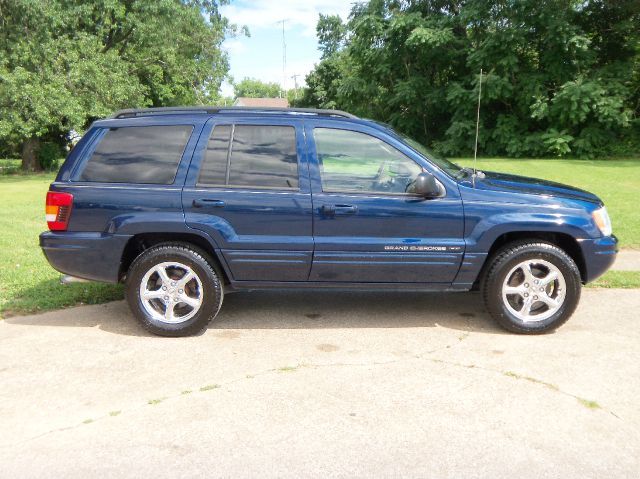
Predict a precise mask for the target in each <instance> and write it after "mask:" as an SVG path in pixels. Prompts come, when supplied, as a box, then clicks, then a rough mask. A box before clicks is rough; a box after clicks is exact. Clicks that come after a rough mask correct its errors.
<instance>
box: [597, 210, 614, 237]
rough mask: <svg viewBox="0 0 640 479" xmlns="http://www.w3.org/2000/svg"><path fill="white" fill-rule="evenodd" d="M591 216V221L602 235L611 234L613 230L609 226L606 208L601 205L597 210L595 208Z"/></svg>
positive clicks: (609, 220) (609, 221)
mask: <svg viewBox="0 0 640 479" xmlns="http://www.w3.org/2000/svg"><path fill="white" fill-rule="evenodd" d="M592 216H593V221H594V222H595V223H596V226H597V227H598V229H599V230H600V232H601V233H602V236H611V233H612V232H613V230H612V228H611V219H610V218H609V214H608V213H607V209H606V208H605V207H604V206H603V207H602V208H600V209H599V210H595V211H594V212H593V213H592Z"/></svg>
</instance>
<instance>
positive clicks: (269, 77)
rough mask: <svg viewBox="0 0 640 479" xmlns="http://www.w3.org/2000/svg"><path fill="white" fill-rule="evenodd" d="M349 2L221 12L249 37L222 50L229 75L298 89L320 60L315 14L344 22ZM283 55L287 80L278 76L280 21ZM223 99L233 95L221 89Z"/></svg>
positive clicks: (256, 1)
mask: <svg viewBox="0 0 640 479" xmlns="http://www.w3.org/2000/svg"><path fill="white" fill-rule="evenodd" d="M351 1H352V0H271V1H269V0H235V1H233V2H232V3H231V4H230V5H225V6H223V7H222V8H221V9H220V10H221V12H222V14H223V15H224V16H226V17H227V18H228V19H229V20H230V22H231V23H235V24H237V25H238V26H242V25H246V26H247V27H248V28H249V32H250V33H251V36H250V37H245V36H241V35H239V36H237V37H235V38H228V39H227V40H225V42H224V44H223V48H224V49H225V50H226V51H227V52H228V54H229V63H230V67H231V68H230V71H229V74H230V75H231V76H232V77H233V78H234V79H235V81H240V80H242V79H243V78H245V77H250V78H258V79H259V80H262V81H265V82H275V83H278V84H280V85H282V84H283V81H284V80H286V83H285V85H284V86H285V87H286V88H287V89H288V88H293V87H294V79H293V78H292V76H293V75H299V77H298V79H297V81H298V86H302V85H304V77H305V76H306V75H307V73H309V72H310V71H311V70H312V69H313V65H314V64H315V63H317V62H318V61H319V60H320V51H319V50H318V41H317V38H316V23H317V22H318V15H319V14H320V13H323V14H330V15H336V14H337V15H340V17H342V19H343V20H346V19H347V16H348V14H349V11H350V10H351ZM283 19H284V20H285V24H284V27H285V29H284V34H285V43H286V52H287V57H286V59H287V61H286V77H285V76H283V71H282V22H281V21H282V20H283ZM222 94H223V96H233V87H232V86H231V85H230V84H228V83H226V82H225V83H223V85H222Z"/></svg>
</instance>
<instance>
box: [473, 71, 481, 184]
mask: <svg viewBox="0 0 640 479" xmlns="http://www.w3.org/2000/svg"><path fill="white" fill-rule="evenodd" d="M480 98H482V68H481V69H480V82H479V84H478V113H477V115H476V144H475V147H474V148H473V176H472V177H471V178H472V180H471V181H472V183H473V187H474V188H475V186H476V176H477V174H478V168H477V164H478V131H479V130H480Z"/></svg>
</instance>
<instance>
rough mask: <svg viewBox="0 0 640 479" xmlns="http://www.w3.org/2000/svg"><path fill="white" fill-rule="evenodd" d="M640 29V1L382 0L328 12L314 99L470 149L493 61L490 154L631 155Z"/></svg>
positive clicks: (457, 149) (486, 117)
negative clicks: (342, 17) (344, 16)
mask: <svg viewBox="0 0 640 479" xmlns="http://www.w3.org/2000/svg"><path fill="white" fill-rule="evenodd" d="M638 24H640V3H638V2H637V0H618V1H616V2H610V1H606V0H589V1H586V0H582V1H578V0H571V1H566V0H501V1H497V2H487V1H484V0H371V1H370V2H369V3H367V4H356V5H355V6H354V7H353V9H352V11H351V15H350V18H349V21H348V23H347V24H346V25H345V24H342V22H340V21H339V18H338V19H336V18H335V17H324V16H320V19H319V21H318V26H317V33H318V38H319V41H320V50H321V51H322V56H323V57H322V60H321V62H320V63H319V64H318V65H316V67H315V69H314V70H313V71H312V72H311V73H310V74H309V76H308V77H307V85H308V89H307V91H305V95H304V98H303V103H304V104H305V105H306V106H317V107H323V108H342V109H347V110H350V111H352V112H354V113H357V114H359V115H361V116H366V117H371V118H375V119H378V120H381V121H385V122H389V123H391V124H392V125H393V126H395V127H397V128H399V129H400V130H403V131H404V132H406V133H407V134H409V135H412V136H414V137H416V138H418V139H420V140H422V141H423V142H426V143H430V144H432V145H434V146H435V147H436V148H437V149H439V150H441V151H442V152H444V153H447V154H454V155H460V154H468V153H469V152H470V151H472V148H473V140H474V133H475V108H476V102H477V95H478V86H479V84H478V80H479V75H478V73H479V71H480V68H482V69H483V70H484V72H485V77H484V79H483V85H482V88H483V98H482V114H481V125H480V150H481V152H482V153H484V154H486V155H504V154H506V155H509V156H547V155H553V156H565V155H580V156H583V157H584V156H593V155H596V154H610V153H620V151H619V150H616V148H617V146H616V145H625V148H637V147H638V146H640V122H639V120H638V112H639V110H640V51H639V48H640V31H639V30H638V28H637V25H638Z"/></svg>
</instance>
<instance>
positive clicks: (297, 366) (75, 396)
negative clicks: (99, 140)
mask: <svg viewBox="0 0 640 479" xmlns="http://www.w3.org/2000/svg"><path fill="white" fill-rule="evenodd" d="M639 310H640V290H626V291H625V290H598V289H595V290H594V289H588V290H584V292H583V298H582V302H581V304H580V307H579V309H578V311H577V313H576V314H575V315H574V317H573V318H572V319H570V320H569V322H568V323H567V324H566V325H565V326H564V327H562V328H561V329H560V330H558V331H557V332H556V333H555V334H549V335H546V336H517V335H512V334H505V333H503V332H502V331H501V330H499V329H497V328H496V327H495V326H494V325H493V323H492V322H491V321H490V319H489V317H488V316H487V314H486V313H485V312H484V310H483V308H482V306H481V301H480V298H479V296H478V295H476V294H451V295H435V294H434V295H426V294H400V293H353V294H350V293H335V292H327V293H310V292H294V293H285V292H256V293H236V294H233V295H229V296H227V298H226V299H225V304H224V305H223V307H222V312H221V314H220V316H219V317H218V320H217V321H216V322H215V323H214V324H212V325H211V327H210V328H209V330H208V331H207V332H206V333H205V334H203V335H201V336H198V337H193V338H183V339H167V338H159V337H152V336H149V335H147V334H145V333H144V332H143V331H142V330H141V329H139V328H138V327H137V325H136V324H135V323H134V322H133V319H132V318H131V316H130V314H129V312H128V310H127V308H126V305H125V304H124V303H123V302H115V303H110V304H107V305H101V306H85V307H78V308H73V309H69V310H65V311H58V312H52V313H46V314H42V315H38V316H29V317H16V318H10V319H7V320H5V321H0V384H1V387H0V476H2V477H22V478H25V477H51V476H58V477H78V478H86V477H88V476H91V475H93V476H96V477H140V476H142V477H146V476H151V475H155V476H156V477H180V476H184V477H195V476H203V477H219V476H224V477H234V478H235V477H264V476H267V477H273V476H278V477H296V478H297V477H307V476H308V477H327V476H343V477H353V476H361V477H362V476H368V477H374V476H375V477H391V476H405V477H439V478H446V477H451V478H460V477H492V478H497V477H519V478H527V477H531V478H536V479H540V478H543V477H575V478H578V477H580V478H582V477H614V478H622V477H629V478H632V477H633V478H636V477H638V475H639V473H640V327H638V326H639V322H640V314H639Z"/></svg>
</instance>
